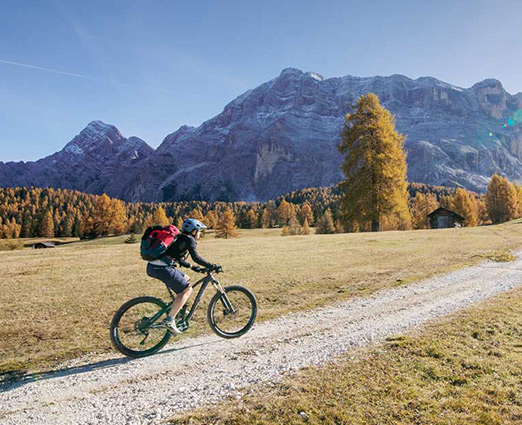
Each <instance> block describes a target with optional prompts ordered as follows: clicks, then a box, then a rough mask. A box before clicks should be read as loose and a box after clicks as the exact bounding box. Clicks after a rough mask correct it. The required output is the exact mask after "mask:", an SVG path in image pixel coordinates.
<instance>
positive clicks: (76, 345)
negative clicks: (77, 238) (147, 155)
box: [0, 222, 522, 372]
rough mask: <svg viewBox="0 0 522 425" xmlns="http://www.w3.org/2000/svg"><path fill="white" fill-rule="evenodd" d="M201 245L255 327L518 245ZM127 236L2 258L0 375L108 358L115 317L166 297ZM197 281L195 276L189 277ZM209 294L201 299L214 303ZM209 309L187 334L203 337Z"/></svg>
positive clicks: (497, 236)
mask: <svg viewBox="0 0 522 425" xmlns="http://www.w3.org/2000/svg"><path fill="white" fill-rule="evenodd" d="M241 233H242V237H241V238H238V239H229V240H222V239H214V238H213V237H212V236H211V235H209V236H207V237H205V239H203V240H202V241H200V244H199V245H200V251H201V253H202V255H203V256H204V257H206V258H208V259H209V260H210V261H212V262H216V263H219V264H222V265H223V266H224V269H225V271H226V273H225V274H223V275H221V280H222V282H223V283H224V284H225V285H226V284H232V283H240V284H244V285H246V286H248V287H249V288H251V289H252V290H253V291H254V292H255V293H256V295H257V298H258V301H259V305H260V310H259V320H266V319H269V318H272V317H275V316H279V315H282V314H285V313H288V312H290V311H296V310H301V309H308V308H312V307H316V306H319V305H324V304H328V303H331V302H334V301H338V300H345V299H347V298H350V297H352V296H354V295H365V294H368V293H370V292H372V291H375V290H377V289H380V288H383V287H389V286H394V285H400V284H403V283H405V282H410V281H414V280H418V279H421V278H425V277H429V276H432V275H434V274H437V273H441V272H445V271H449V270H453V269H456V268H459V267H463V266H466V265H470V264H473V263H476V262H477V261H481V260H483V258H484V256H488V255H492V254H493V253H498V252H508V251H509V250H510V249H513V248H516V247H519V246H522V225H521V224H520V223H519V222H512V223H507V224H503V225H498V226H488V227H482V228H469V229H466V228H463V229H447V230H426V231H408V232H383V233H378V234H374V233H361V234H337V235H310V236H289V237H285V238H283V237H281V236H280V229H273V230H250V231H246V230H245V231H242V232H241ZM124 239H126V236H122V237H114V238H107V239H102V240H95V241H88V242H78V243H72V244H68V245H62V246H60V247H57V248H55V249H49V250H22V251H13V252H0V270H1V271H2V273H1V275H0V303H1V305H2V315H1V317H0V372H7V371H23V370H33V371H34V370H42V369H44V368H49V367H54V366H55V365H56V362H57V361H61V360H65V359H68V358H72V357H75V356H78V355H80V354H83V353H87V352H104V351H109V350H111V346H110V341H109V336H108V325H109V322H110V319H111V317H112V315H113V314H114V312H115V311H116V309H117V308H118V307H119V306H120V305H121V304H122V303H123V302H124V301H126V300H128V299H130V298H132V297H135V296H139V295H144V294H148V295H156V296H161V297H165V298H166V297H167V292H166V290H165V289H164V286H163V284H161V283H159V282H157V281H154V280H152V279H150V278H148V277H147V276H146V274H145V262H143V261H142V260H141V259H140V258H139V253H138V250H139V246H138V245H137V244H134V245H128V244H125V243H124ZM198 276H199V277H200V276H201V275H196V276H194V277H196V278H197V277H198ZM211 292H212V291H208V293H207V294H206V296H205V297H204V299H206V300H208V299H209V298H210V295H211ZM205 307H206V306H205V305H202V306H200V310H199V311H198V312H196V315H195V318H194V322H193V323H191V326H192V327H191V330H189V332H188V333H189V334H190V335H194V334H196V333H200V332H208V331H209V330H208V326H207V325H206V323H205V314H204V310H202V309H201V308H205Z"/></svg>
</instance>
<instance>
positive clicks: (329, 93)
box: [124, 68, 522, 201]
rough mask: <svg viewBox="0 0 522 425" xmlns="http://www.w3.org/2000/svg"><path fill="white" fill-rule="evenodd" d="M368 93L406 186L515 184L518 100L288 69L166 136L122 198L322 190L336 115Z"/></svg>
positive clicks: (493, 89)
mask: <svg viewBox="0 0 522 425" xmlns="http://www.w3.org/2000/svg"><path fill="white" fill-rule="evenodd" d="M368 92H374V93H376V94H377V95H378V96H379V97H380V99H381V101H382V103H383V104H384V105H385V106H386V107H387V108H388V109H390V110H391V111H392V112H393V113H394V114H395V115H396V122H397V129H398V130H399V131H400V132H401V133H403V134H406V135H408V139H407V141H406V144H405V147H406V150H407V151H408V177H409V179H410V181H416V182H424V183H430V184H440V185H450V186H455V185H462V186H464V187H466V188H468V189H473V190H479V191H481V190H484V189H485V188H486V186H487V183H488V180H489V177H490V176H491V175H492V174H494V173H502V174H505V175H507V176H509V178H511V179H521V177H522V162H521V160H522V132H521V125H520V123H521V122H522V119H521V118H522V116H521V113H522V111H521V108H522V94H518V95H516V96H511V95H510V94H508V93H507V92H506V91H505V90H504V89H503V87H502V85H501V84H500V82H499V81H496V80H485V81H482V82H480V83H477V84H475V85H474V86H473V87H471V88H469V89H462V88H459V87H455V86H452V85H450V84H447V83H444V82H442V81H439V80H436V79H434V78H430V77H424V78H419V79H417V80H412V79H410V78H407V77H404V76H401V75H393V76H390V77H371V78H358V77H352V76H346V77H342V78H330V79H323V78H322V77H321V76H320V75H318V74H315V73H305V72H301V71H300V70H297V69H292V68H289V69H285V70H283V72H282V73H281V75H280V76H279V77H277V78H275V79H273V80H271V81H268V82H267V83H265V84H262V85H261V86H259V87H257V88H256V89H254V90H250V91H248V92H246V93H244V94H243V95H241V96H239V97H238V98H237V99H235V100H234V101H232V102H231V103H229V104H228V105H227V106H226V107H225V109H224V110H223V112H222V113H221V114H219V115H217V116H216V117H214V118H212V119H211V120H209V121H207V122H205V123H203V124H202V125H201V126H200V127H198V128H190V127H182V128H180V129H179V130H178V131H176V132H175V133H172V134H170V135H169V136H167V137H166V139H165V140H164V142H163V143H162V145H161V146H160V147H159V148H158V149H157V151H156V152H155V154H154V155H152V156H151V157H150V158H149V161H151V162H154V163H156V164H159V168H157V169H156V170H155V172H154V173H147V174H144V173H140V179H139V180H138V181H136V182H135V183H134V184H133V185H131V186H129V187H128V188H127V189H126V191H125V193H124V197H125V198H126V199H132V200H138V199H140V200H148V201H159V200H165V201H168V200H179V199H223V200H256V199H259V200H264V199H267V198H273V197H275V196H277V195H281V194H283V193H285V192H288V191H291V190H295V189H298V188H303V187H312V186H329V185H332V184H334V183H336V182H338V181H339V180H340V179H341V178H342V175H341V173H340V169H339V167H340V162H341V158H340V156H339V155H338V153H337V151H336V148H335V145H336V142H337V141H338V140H339V134H340V132H341V130H342V128H343V125H344V117H345V115H346V113H348V112H350V111H351V110H352V109H351V105H353V104H354V103H355V101H356V100H357V98H358V97H359V96H360V95H361V94H364V93H368ZM517 111H518V112H517ZM517 114H518V115H517ZM516 116H518V120H517V119H514V118H513V117H516ZM510 119H511V121H509V120H510ZM508 122H510V124H507V123H508Z"/></svg>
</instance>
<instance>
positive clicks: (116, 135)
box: [64, 121, 126, 155]
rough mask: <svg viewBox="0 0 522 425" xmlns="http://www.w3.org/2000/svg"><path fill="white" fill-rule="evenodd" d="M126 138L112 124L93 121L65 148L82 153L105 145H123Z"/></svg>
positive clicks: (71, 152)
mask: <svg viewBox="0 0 522 425" xmlns="http://www.w3.org/2000/svg"><path fill="white" fill-rule="evenodd" d="M125 140H126V139H125V138H124V137H123V136H122V134H121V133H120V131H119V130H118V129H117V128H116V127H115V126H114V125H112V124H106V123H104V122H103V121H91V122H90V123H89V124H87V126H86V127H85V128H84V129H83V130H82V131H80V133H79V134H78V135H77V136H75V137H74V139H72V140H71V141H70V142H69V143H68V144H67V145H66V146H65V148H64V151H65V152H68V153H70V154H73V155H82V154H83V153H84V152H87V151H92V150H93V149H97V148H98V147H101V146H104V145H115V146H119V145H121V144H122V143H123V142H124V141H125Z"/></svg>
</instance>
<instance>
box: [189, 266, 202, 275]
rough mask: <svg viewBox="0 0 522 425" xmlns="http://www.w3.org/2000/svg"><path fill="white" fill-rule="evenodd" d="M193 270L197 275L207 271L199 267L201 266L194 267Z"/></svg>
mask: <svg viewBox="0 0 522 425" xmlns="http://www.w3.org/2000/svg"><path fill="white" fill-rule="evenodd" d="M191 269H192V270H193V271H195V272H196V273H203V272H204V271H205V269H204V268H203V267H199V266H192V267H191Z"/></svg>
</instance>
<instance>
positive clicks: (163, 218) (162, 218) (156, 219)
mask: <svg viewBox="0 0 522 425" xmlns="http://www.w3.org/2000/svg"><path fill="white" fill-rule="evenodd" d="M152 221H153V223H154V225H155V226H167V225H169V224H170V221H169V219H168V218H167V213H166V212H165V210H164V209H163V208H162V207H158V208H157V209H156V211H154V213H153V214H152Z"/></svg>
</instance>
